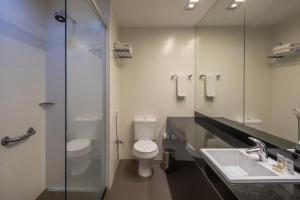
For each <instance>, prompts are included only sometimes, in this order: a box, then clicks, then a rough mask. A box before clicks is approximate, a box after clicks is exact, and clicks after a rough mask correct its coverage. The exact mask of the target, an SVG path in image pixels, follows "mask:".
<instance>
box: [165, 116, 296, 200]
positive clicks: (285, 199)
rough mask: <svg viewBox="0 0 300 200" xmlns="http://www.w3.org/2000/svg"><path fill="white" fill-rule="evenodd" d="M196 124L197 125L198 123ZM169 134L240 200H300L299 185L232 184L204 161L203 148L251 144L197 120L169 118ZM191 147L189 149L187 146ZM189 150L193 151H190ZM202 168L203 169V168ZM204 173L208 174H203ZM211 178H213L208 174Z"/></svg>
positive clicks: (191, 118) (235, 146) (192, 118)
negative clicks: (201, 151)
mask: <svg viewBox="0 0 300 200" xmlns="http://www.w3.org/2000/svg"><path fill="white" fill-rule="evenodd" d="M196 121H197V122H196ZM166 132H167V134H169V135H176V137H177V138H178V139H179V140H180V141H181V142H182V143H184V144H185V149H188V152H189V153H190V155H191V156H192V157H194V159H195V161H196V163H197V164H198V166H199V167H200V168H201V169H202V170H204V168H205V167H204V165H203V163H205V165H207V166H209V168H211V169H212V170H213V171H214V173H215V174H216V175H217V176H218V178H219V179H221V180H222V182H223V183H224V185H226V187H227V188H228V189H229V191H230V192H231V193H232V194H233V195H234V197H235V198H237V199H239V200H260V199H263V200H299V199H300V183H237V184H236V183H235V184H232V183H229V182H228V181H226V179H225V177H224V176H223V175H222V174H221V173H220V172H218V170H217V169H216V168H215V167H214V165H212V164H211V163H210V162H209V161H208V160H206V159H205V158H203V157H202V154H201V153H200V151H199V150H200V149H201V148H248V147H249V144H247V143H246V142H244V141H242V140H239V139H237V138H236V136H235V137H233V136H232V134H231V133H227V132H224V131H223V129H222V130H221V129H220V128H217V127H216V126H214V125H212V124H211V123H208V122H207V121H205V120H203V121H201V120H199V119H197V120H195V118H194V117H169V118H168V119H167V127H166ZM187 144H189V145H187ZM187 147H190V148H187ZM201 166H202V167H203V168H202V167H201ZM204 173H206V172H205V170H204ZM207 175H208V177H209V176H210V175H209V174H207Z"/></svg>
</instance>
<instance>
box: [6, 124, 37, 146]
mask: <svg viewBox="0 0 300 200" xmlns="http://www.w3.org/2000/svg"><path fill="white" fill-rule="evenodd" d="M35 133H36V131H35V130H34V128H32V127H30V128H28V129H27V133H26V134H25V135H22V136H20V137H16V138H10V137H8V136H6V137H4V138H2V139H1V145H2V146H7V145H9V144H10V143H16V142H19V141H22V140H24V139H26V138H28V137H30V136H32V135H34V134H35Z"/></svg>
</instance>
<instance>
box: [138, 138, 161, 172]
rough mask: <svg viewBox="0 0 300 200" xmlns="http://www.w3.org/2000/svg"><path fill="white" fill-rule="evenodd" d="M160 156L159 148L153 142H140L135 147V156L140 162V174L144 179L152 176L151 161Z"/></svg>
mask: <svg viewBox="0 0 300 200" xmlns="http://www.w3.org/2000/svg"><path fill="white" fill-rule="evenodd" d="M157 154H158V147H157V144H156V143H155V142H153V141H152V140H138V141H137V142H135V143H134V146H133V155H134V156H135V157H136V158H137V159H138V160H139V170H138V173H139V175H140V176H142V177H149V176H151V175H152V163H151V161H152V160H153V158H155V157H156V156H157Z"/></svg>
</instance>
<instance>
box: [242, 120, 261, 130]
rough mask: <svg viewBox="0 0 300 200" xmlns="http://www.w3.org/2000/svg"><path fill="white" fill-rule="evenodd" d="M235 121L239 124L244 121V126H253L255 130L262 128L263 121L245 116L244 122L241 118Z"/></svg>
mask: <svg viewBox="0 0 300 200" xmlns="http://www.w3.org/2000/svg"><path fill="white" fill-rule="evenodd" d="M236 121H237V122H239V123H241V124H243V123H244V125H245V126H248V127H251V128H254V129H256V130H260V131H262V130H263V122H262V120H260V119H252V118H247V119H245V122H243V120H241V119H238V120H236Z"/></svg>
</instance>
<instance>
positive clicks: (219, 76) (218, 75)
mask: <svg viewBox="0 0 300 200" xmlns="http://www.w3.org/2000/svg"><path fill="white" fill-rule="evenodd" d="M206 76H207V75H206V74H200V75H199V78H200V79H205V78H206ZM216 78H217V80H219V79H220V78H221V74H219V73H217V74H216Z"/></svg>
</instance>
